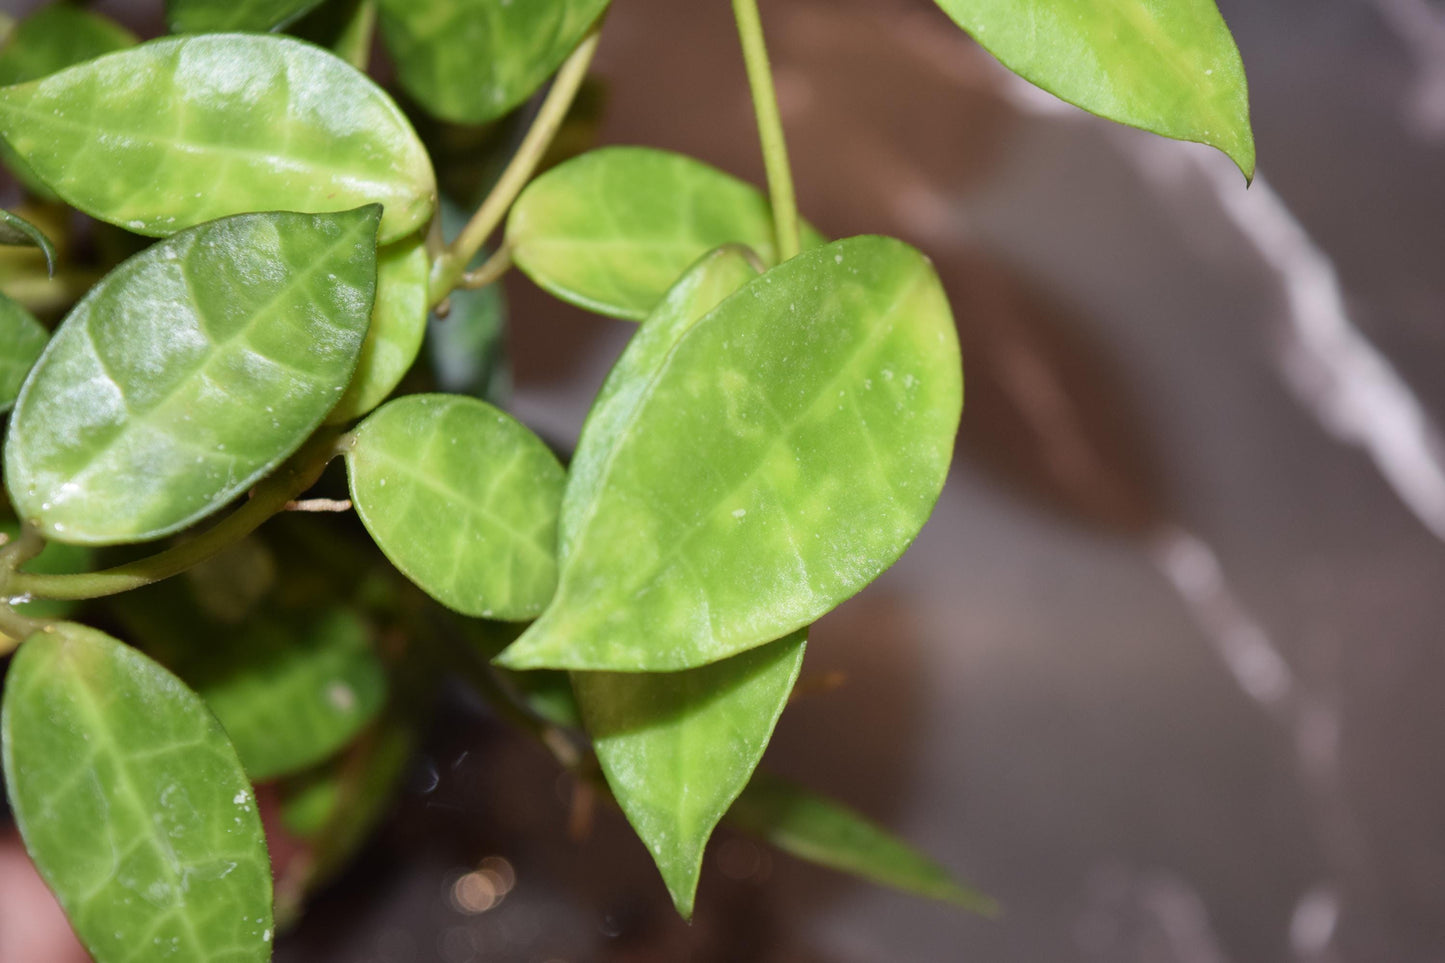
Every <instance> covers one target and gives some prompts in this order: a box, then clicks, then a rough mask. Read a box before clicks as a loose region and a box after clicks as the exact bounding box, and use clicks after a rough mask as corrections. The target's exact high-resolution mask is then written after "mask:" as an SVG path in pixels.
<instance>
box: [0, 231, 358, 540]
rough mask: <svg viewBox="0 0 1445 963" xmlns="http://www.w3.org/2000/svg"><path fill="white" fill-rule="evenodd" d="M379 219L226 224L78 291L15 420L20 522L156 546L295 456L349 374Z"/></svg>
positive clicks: (12, 458) (164, 244) (66, 534)
mask: <svg viewBox="0 0 1445 963" xmlns="http://www.w3.org/2000/svg"><path fill="white" fill-rule="evenodd" d="M377 215H378V210H377V209H376V208H375V207H368V208H362V209H360V210H357V211H350V212H346V213H342V214H314V215H313V214H287V213H275V214H246V215H240V216H237V217H233V218H227V219H224V220H220V221H216V222H213V223H210V224H204V225H201V226H200V227H197V228H194V229H192V230H189V231H185V232H183V233H181V234H178V235H176V236H175V237H172V238H169V239H167V240H165V241H161V242H160V243H157V244H155V245H152V246H151V247H149V248H147V249H146V250H145V251H143V252H141V253H140V254H138V255H136V256H135V257H132V258H131V259H130V260H128V261H126V262H125V263H124V264H122V265H121V266H120V267H119V268H117V269H116V270H115V271H113V272H111V274H109V275H108V276H107V277H106V278H105V279H103V280H102V281H101V282H100V283H99V284H97V285H96V286H95V287H94V288H92V289H91V291H90V293H89V294H88V295H86V297H85V299H84V300H82V301H81V302H80V304H78V305H76V307H75V310H73V311H72V312H71V313H70V315H69V316H68V317H67V318H66V319H65V321H64V322H63V323H62V324H61V326H60V328H59V329H57V331H56V332H55V336H54V337H53V338H52V339H51V342H50V346H49V347H48V348H47V349H46V351H45V354H44V355H43V356H42V357H41V360H40V362H39V364H37V365H36V367H35V370H34V371H33V372H32V374H31V376H30V379H29V380H28V381H27V382H26V384H25V387H24V388H23V389H22V390H21V393H20V399H19V401H18V402H17V403H16V406H15V412H14V414H13V415H12V417H11V424H10V433H9V437H8V438H7V439H6V446H5V482H6V486H7V487H8V489H9V491H10V497H11V501H12V503H13V504H14V505H15V508H16V510H17V511H18V512H19V513H20V515H21V517H23V518H26V519H30V520H32V521H33V522H35V523H36V524H37V525H39V526H40V528H41V529H42V530H43V531H44V533H45V534H46V535H47V537H53V538H57V539H59V540H61V541H71V542H80V543H92V544H106V543H118V542H128V541H142V540H145V539H148V538H156V537H159V536H161V535H165V534H168V533H170V532H173V531H176V530H178V529H180V528H183V527H185V526H186V525H188V524H190V523H191V522H193V521H195V520H196V519H199V518H201V517H203V516H204V515H206V514H208V513H210V512H212V511H214V510H216V509H218V508H220V507H221V506H222V505H224V504H225V503H226V502H228V501H230V500H231V499H232V498H234V497H235V496H237V495H239V494H240V493H242V492H244V491H246V490H247V489H248V488H249V487H250V486H251V485H252V484H253V483H254V482H255V481H256V480H257V479H259V478H260V477H262V476H263V475H265V474H266V473H267V472H269V471H270V470H271V469H272V468H273V467H275V466H276V465H277V464H278V463H280V461H281V460H282V459H284V458H285V457H286V456H287V455H289V454H290V453H291V452H293V451H295V450H296V449H297V448H298V447H299V446H300V445H301V443H302V442H304V441H305V440H306V438H307V436H308V435H310V433H311V432H312V430H313V429H315V428H316V426H317V425H319V424H320V423H321V420H322V419H323V418H324V417H325V416H326V414H327V412H328V411H330V409H331V407H332V406H333V405H334V404H335V403H336V399H338V398H339V397H340V396H341V392H342V390H343V389H344V388H345V386H346V384H347V383H348V382H349V380H350V378H351V373H352V371H353V370H354V368H355V366H356V358H357V354H358V353H359V352H360V350H361V343H362V339H363V338H364V337H365V333H366V325H367V321H368V319H369V317H370V314H371V304H372V293H373V287H374V284H375V278H376V244H375V231H376V222H377Z"/></svg>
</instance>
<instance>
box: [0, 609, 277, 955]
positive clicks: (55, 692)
mask: <svg viewBox="0 0 1445 963" xmlns="http://www.w3.org/2000/svg"><path fill="white" fill-rule="evenodd" d="M0 736H3V741H4V765H5V781H6V785H7V787H8V789H9V793H10V802H11V806H12V807H13V809H14V811H15V816H16V821H17V823H18V824H19V827H20V832H21V835H22V836H23V837H24V839H25V845H26V848H27V849H28V850H29V851H30V855H31V857H32V858H33V859H34V860H35V864H36V866H38V867H39V869H40V873H41V875H42V876H44V877H45V881H46V883H48V884H49V886H50V888H51V889H52V890H54V891H55V894H56V895H57V896H58V897H59V899H60V903H61V905H62V906H63V907H64V908H65V912H66V915H67V916H69V917H70V922H71V924H72V925H73V926H74V927H75V931H76V933H77V934H78V935H79V936H80V938H81V940H82V941H83V942H84V943H85V944H86V946H87V948H88V949H89V950H90V952H91V953H92V954H93V955H94V956H95V958H96V959H97V960H98V961H100V963H120V961H125V960H137V959H145V960H147V961H157V963H159V961H176V963H212V961H214V963H222V961H224V963H247V961H256V963H262V961H265V960H268V959H270V956H271V869H270V865H269V863H268V860H267V857H266V842H265V837H264V835H263V834H262V831H261V820H260V817H259V816H258V815H257V811H256V800H255V797H254V796H253V795H252V793H251V785H250V783H249V782H247V781H246V775H245V773H244V772H242V770H241V764H240V762H239V761H237V759H236V753H235V752H234V751H233V750H232V749H231V746H230V743H228V742H227V741H226V737H225V734H224V733H223V732H222V731H221V726H220V724H219V723H217V722H216V719H215V717H214V716H212V715H211V713H210V712H208V711H207V710H206V707H205V705H204V704H203V703H202V702H201V700H200V698H199V697H197V696H196V694H195V693H193V692H192V691H190V690H189V689H187V688H186V687H185V685H184V684H183V683H181V681H180V680H179V679H177V678H175V677H174V676H173V675H171V674H170V673H169V672H167V671H165V670H164V669H162V668H161V667H160V666H158V665H156V664H155V663H154V662H152V661H151V660H150V659H147V658H146V657H145V656H143V655H141V654H140V653H139V652H137V651H136V650H134V649H131V648H129V647H127V646H124V645H122V644H120V643H119V642H117V641H116V640H114V639H112V638H110V637H109V636H106V635H103V634H101V633H100V632H96V631H95V630H93V629H88V628H85V627H83V626H79V625H70V624H64V623H62V624H61V625H60V626H58V627H57V628H56V629H55V630H54V631H52V632H47V633H40V634H37V635H34V636H32V637H31V638H30V640H29V641H27V642H26V643H25V644H24V645H23V646H21V648H20V653H19V654H18V655H17V656H16V658H15V662H14V664H13V665H12V666H11V668H10V673H9V678H8V679H7V681H6V686H5V706H4V712H3V715H0Z"/></svg>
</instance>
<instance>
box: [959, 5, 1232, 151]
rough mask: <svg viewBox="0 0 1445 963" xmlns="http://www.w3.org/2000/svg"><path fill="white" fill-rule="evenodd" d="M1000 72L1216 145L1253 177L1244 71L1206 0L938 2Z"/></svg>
mask: <svg viewBox="0 0 1445 963" xmlns="http://www.w3.org/2000/svg"><path fill="white" fill-rule="evenodd" d="M937 2H938V5H939V6H940V7H942V8H943V10H944V12H945V13H947V14H948V15H949V16H950V17H952V18H953V19H954V21H955V22H956V23H957V24H958V25H959V26H960V27H962V28H963V29H964V30H967V31H968V32H969V33H970V34H972V35H973V38H974V39H975V40H977V41H978V42H979V44H980V45H981V46H983V48H984V49H985V50H988V51H989V52H990V53H992V54H993V55H994V56H995V57H997V58H998V59H999V60H1000V61H1002V62H1003V64H1004V66H1005V67H1008V68H1009V69H1010V70H1012V71H1013V72H1014V73H1016V74H1019V75H1020V76H1022V77H1023V78H1025V79H1026V80H1030V81H1032V82H1033V83H1035V84H1038V85H1039V86H1040V87H1042V88H1044V89H1045V90H1047V91H1049V92H1050V93H1053V94H1055V95H1057V96H1058V97H1060V98H1062V99H1064V100H1066V101H1068V102H1069V103H1071V104H1075V105H1077V106H1079V107H1082V108H1084V109H1085V110H1087V111H1090V112H1092V113H1095V114H1098V115H1099V116H1101V117H1107V118H1109V119H1110V120H1116V121H1119V122H1120V123H1124V124H1129V125H1130V126H1133V127H1142V128H1143V129H1145V130H1150V131H1153V132H1154V133H1156V134H1163V135H1164V136H1165V137H1173V138H1176V139H1178V140H1190V141H1199V142H1200V143H1204V144H1210V145H1212V146H1214V147H1217V148H1219V149H1220V150H1221V151H1223V152H1224V153H1225V154H1228V155H1229V157H1230V158H1231V159H1232V160H1233V161H1234V162H1235V163H1236V164H1238V165H1239V168H1240V170H1242V171H1243V172H1244V176H1245V177H1247V178H1249V177H1253V176H1254V134H1253V132H1252V131H1251V130H1250V125H1249V91H1248V87H1247V85H1246V83H1245V78H1244V64H1243V63H1242V62H1241V61H1240V58H1239V50H1238V49H1237V48H1236V47H1235V45H1234V38H1233V37H1231V36H1230V33H1229V28H1228V27H1227V26H1226V25H1225V23H1224V18H1223V17H1221V16H1220V15H1219V9H1218V8H1217V7H1216V6H1215V3H1214V0H1169V2H1168V3H1160V2H1158V0H937Z"/></svg>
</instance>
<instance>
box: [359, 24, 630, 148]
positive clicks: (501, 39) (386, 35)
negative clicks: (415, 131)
mask: <svg viewBox="0 0 1445 963" xmlns="http://www.w3.org/2000/svg"><path fill="white" fill-rule="evenodd" d="M607 2H608V0H380V6H381V35H382V37H383V39H385V41H386V46H387V49H388V50H389V51H390V52H391V56H392V59H393V60H395V61H396V66H397V76H398V78H399V79H400V81H401V85H402V87H404V88H405V89H406V91H407V93H409V94H411V95H412V96H413V97H415V98H416V99H417V101H418V102H420V103H421V105H422V106H423V107H425V108H426V109H427V111H428V112H430V113H432V114H434V115H436V116H437V117H441V118H443V119H446V120H452V121H457V122H458V123H469V124H478V123H482V122H484V121H489V120H495V119H496V118H498V117H500V116H502V115H503V114H505V113H506V112H507V111H509V110H511V109H512V108H513V107H515V106H517V105H518V104H520V103H521V102H522V101H524V100H526V99H527V98H528V97H529V96H531V94H532V92H533V91H535V90H536V89H537V88H538V87H540V86H542V83H543V82H544V81H546V79H547V78H548V77H549V76H550V75H551V74H552V72H553V71H555V70H556V69H557V68H558V67H559V66H560V65H561V63H562V61H563V60H565V59H566V57H567V55H568V54H569V53H571V52H572V49H573V48H574V47H576V46H577V44H578V43H579V42H580V41H581V40H582V37H583V36H584V35H585V34H586V33H587V28H588V27H590V26H592V24H593V22H594V21H596V19H597V18H598V16H600V15H601V13H602V11H603V10H604V9H606V7H607Z"/></svg>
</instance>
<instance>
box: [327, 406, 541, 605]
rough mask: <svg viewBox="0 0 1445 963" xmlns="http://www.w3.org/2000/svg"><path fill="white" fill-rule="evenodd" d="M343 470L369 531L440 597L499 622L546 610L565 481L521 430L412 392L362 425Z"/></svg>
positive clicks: (485, 409) (489, 413)
mask: <svg viewBox="0 0 1445 963" xmlns="http://www.w3.org/2000/svg"><path fill="white" fill-rule="evenodd" d="M346 463H347V468H348V470H349V472H350V477H351V497H352V501H353V503H354V504H355V506H356V513H357V515H359V516H360V517H361V520H362V522H363V523H364V524H365V525H366V528H367V531H369V532H370V533H371V535H372V537H373V538H374V539H376V543H377V545H378V546H380V547H381V550H382V552H383V553H385V554H386V556H387V558H389V559H391V561H392V563H393V564H395V565H396V567H397V568H398V569H400V570H401V571H402V573H403V574H404V575H406V576H407V577H408V578H410V579H411V580H412V581H413V582H415V583H416V584H417V585H419V586H421V588H422V589H424V590H425V591H426V592H427V593H428V594H430V595H431V596H432V597H433V598H435V599H436V600H437V601H439V602H441V603H442V604H443V605H446V606H448V607H450V608H452V609H455V610H456V611H458V612H461V613H463V614H465V615H476V616H484V617H487V618H496V619H507V620H521V619H528V618H532V617H534V616H535V615H536V614H537V613H538V612H540V611H541V610H542V608H543V606H545V605H546V604H547V600H548V599H549V598H550V597H551V595H552V590H553V588H554V587H555V585H556V583H557V560H556V551H557V549H556V539H557V510H558V507H559V505H560V503H561V500H562V485H563V481H564V473H563V470H562V466H561V465H560V464H558V463H557V459H556V457H555V456H554V455H553V454H552V453H551V452H550V451H548V449H547V446H546V445H544V444H543V443H542V441H541V439H539V438H538V437H537V436H536V435H534V434H532V432H530V431H528V430H527V428H526V427H525V426H523V425H522V424H520V423H519V422H517V421H515V420H514V419H512V418H511V417H510V416H508V415H506V414H504V413H503V412H501V411H498V410H497V409H496V408H493V407H492V406H491V405H489V404H486V403H485V402H482V401H478V400H476V399H474V398H465V397H460V396H455V395H409V396H407V397H405V398H398V399H397V400H395V401H392V402H389V403H387V404H386V405H384V406H382V407H381V408H380V409H378V410H377V411H376V412H375V413H374V414H372V415H371V416H370V417H368V418H367V419H366V420H365V421H364V422H362V423H361V426H360V427H359V428H357V429H356V432H355V441H354V443H353V445H352V446H351V447H350V449H349V450H348V451H347V454H346Z"/></svg>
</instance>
